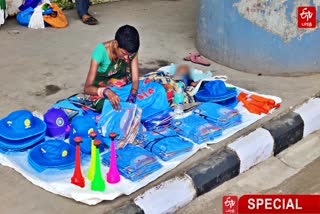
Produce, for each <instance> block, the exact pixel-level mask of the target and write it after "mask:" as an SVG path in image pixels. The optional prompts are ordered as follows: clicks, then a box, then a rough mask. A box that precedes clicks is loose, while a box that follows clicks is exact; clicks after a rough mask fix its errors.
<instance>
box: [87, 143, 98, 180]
mask: <svg viewBox="0 0 320 214" xmlns="http://www.w3.org/2000/svg"><path fill="white" fill-rule="evenodd" d="M93 142H94V140H92V141H91V161H90V168H89V171H88V175H87V178H88V179H89V180H90V181H92V180H93V177H94V172H95V169H96V146H95V145H94V143H93Z"/></svg>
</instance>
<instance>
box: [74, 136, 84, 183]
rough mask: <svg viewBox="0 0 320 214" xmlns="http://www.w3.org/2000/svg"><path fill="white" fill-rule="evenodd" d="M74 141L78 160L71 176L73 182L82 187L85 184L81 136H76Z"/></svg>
mask: <svg viewBox="0 0 320 214" xmlns="http://www.w3.org/2000/svg"><path fill="white" fill-rule="evenodd" d="M74 142H76V162H75V168H74V173H73V176H72V177H71V183H72V184H74V185H77V186H79V187H81V188H83V187H84V186H85V182H84V177H83V176H82V172H81V165H80V162H81V159H80V143H82V138H81V137H75V138H74Z"/></svg>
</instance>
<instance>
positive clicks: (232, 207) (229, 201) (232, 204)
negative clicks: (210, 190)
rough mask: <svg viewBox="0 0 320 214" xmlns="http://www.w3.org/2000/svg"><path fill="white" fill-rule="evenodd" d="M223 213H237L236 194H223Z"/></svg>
mask: <svg viewBox="0 0 320 214" xmlns="http://www.w3.org/2000/svg"><path fill="white" fill-rule="evenodd" d="M222 209H223V211H222V212H223V214H237V213H238V197H237V196H223V198H222Z"/></svg>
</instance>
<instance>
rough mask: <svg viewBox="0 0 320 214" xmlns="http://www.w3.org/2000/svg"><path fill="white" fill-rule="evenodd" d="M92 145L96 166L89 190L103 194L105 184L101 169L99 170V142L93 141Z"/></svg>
mask: <svg viewBox="0 0 320 214" xmlns="http://www.w3.org/2000/svg"><path fill="white" fill-rule="evenodd" d="M94 145H95V149H96V161H95V163H96V166H95V172H94V177H93V180H92V182H91V190H94V191H101V192H103V191H104V190H105V188H106V184H105V181H104V179H103V177H102V174H101V168H100V151H99V146H100V145H101V141H100V140H95V141H94Z"/></svg>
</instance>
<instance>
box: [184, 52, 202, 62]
mask: <svg viewBox="0 0 320 214" xmlns="http://www.w3.org/2000/svg"><path fill="white" fill-rule="evenodd" d="M192 56H200V54H199V53H198V52H196V53H189V55H188V56H186V57H184V58H183V60H184V61H191V57H192Z"/></svg>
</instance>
